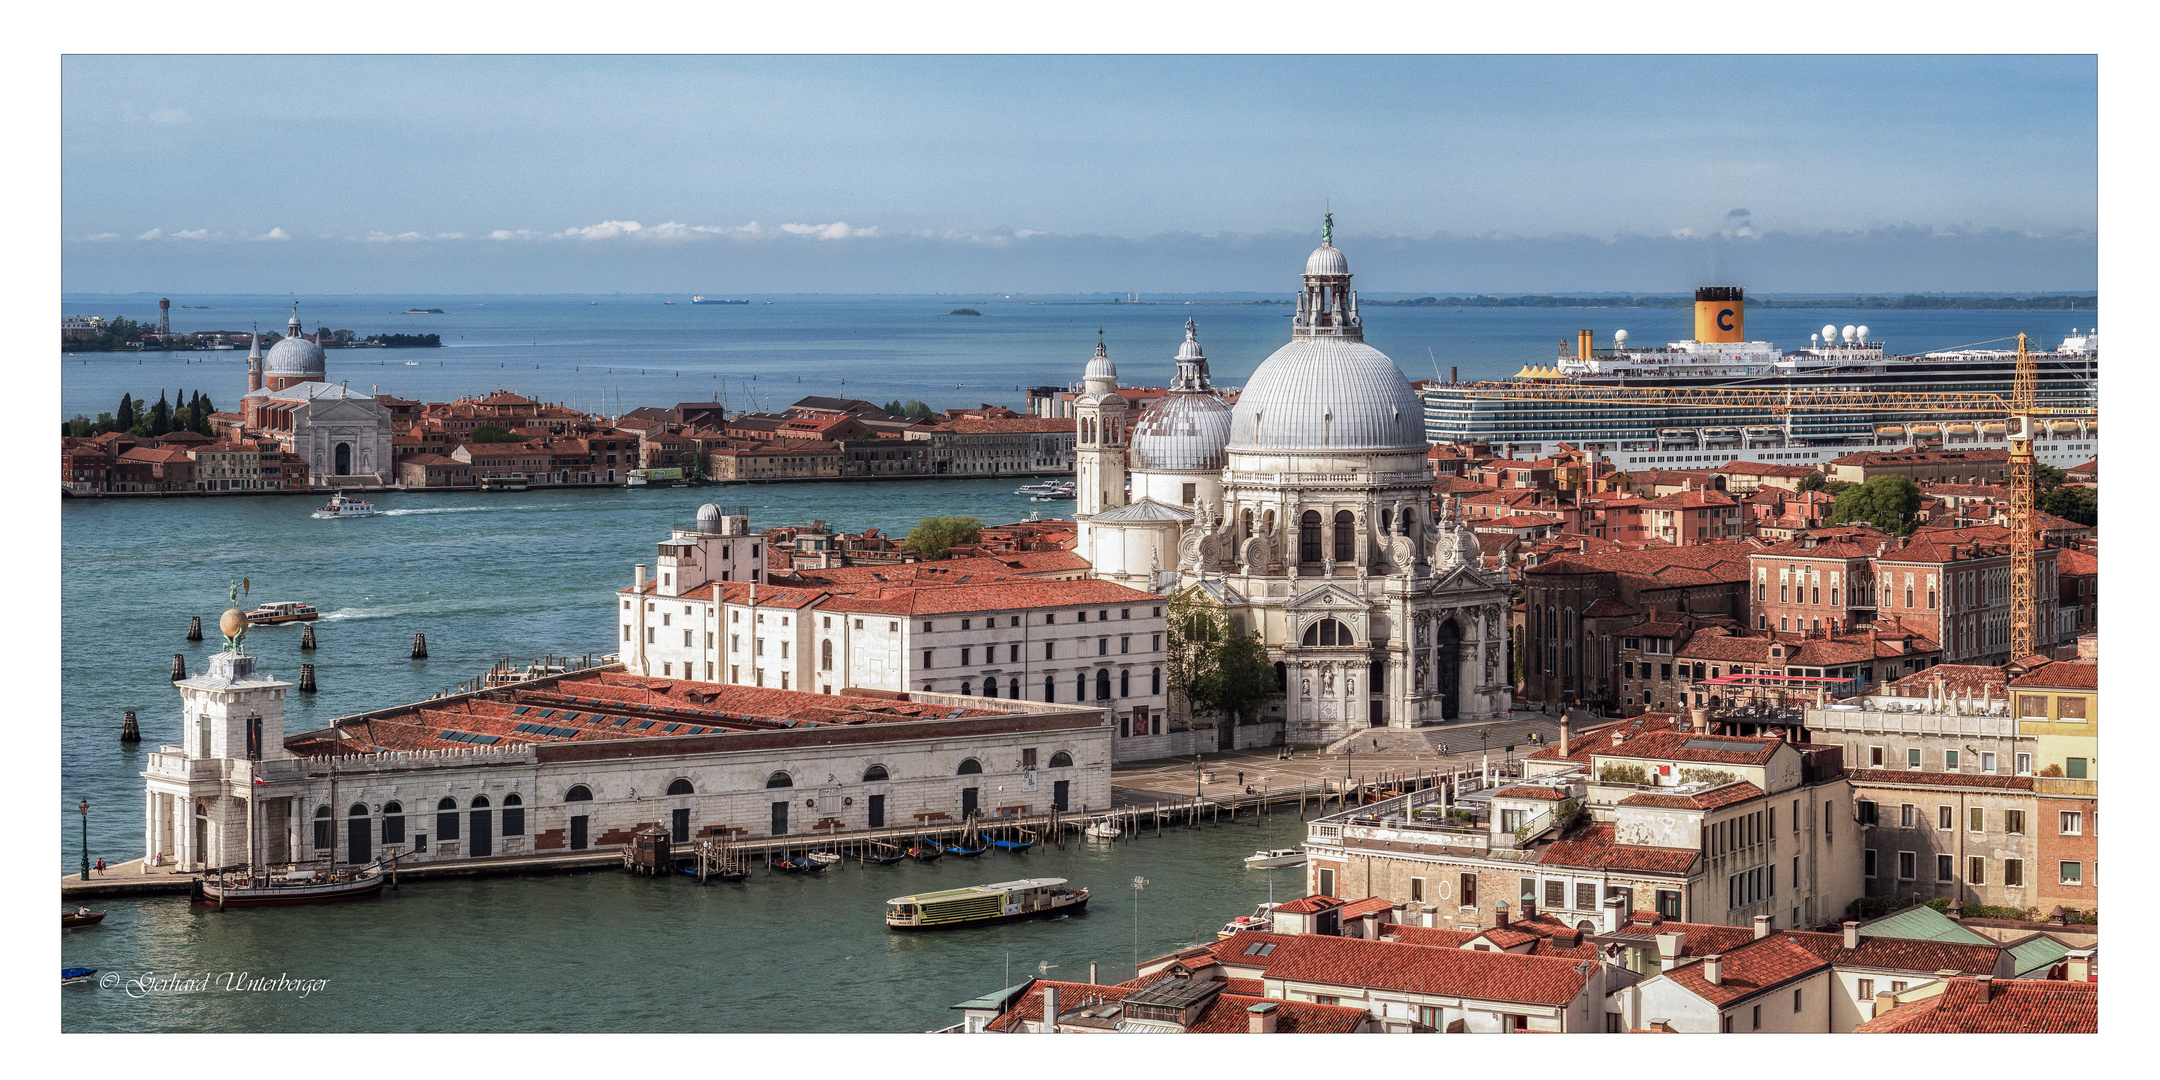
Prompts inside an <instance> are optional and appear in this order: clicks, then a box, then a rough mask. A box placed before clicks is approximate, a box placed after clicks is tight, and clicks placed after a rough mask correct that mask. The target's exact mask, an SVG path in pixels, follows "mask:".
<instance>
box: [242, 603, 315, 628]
mask: <svg viewBox="0 0 2160 1080" xmlns="http://www.w3.org/2000/svg"><path fill="white" fill-rule="evenodd" d="M319 617H321V613H320V612H318V611H316V610H315V605H313V604H302V603H297V602H293V601H282V602H279V603H275V604H264V605H263V606H261V607H259V608H256V609H255V610H253V611H250V612H248V613H247V621H248V625H249V626H276V625H277V624H279V623H289V622H311V621H313V620H315V619H317V618H319Z"/></svg>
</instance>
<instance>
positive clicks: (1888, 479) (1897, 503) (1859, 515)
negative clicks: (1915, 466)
mask: <svg viewBox="0 0 2160 1080" xmlns="http://www.w3.org/2000/svg"><path fill="white" fill-rule="evenodd" d="M1920 503H1921V495H1920V487H1919V485H1917V484H1915V483H1913V482H1912V479H1911V478H1910V477H1905V476H1888V475H1885V476H1870V477H1868V478H1867V482H1866V483H1863V484H1860V485H1858V486H1855V487H1849V488H1846V489H1845V490H1844V491H1841V492H1839V493H1838V495H1837V501H1835V502H1833V503H1831V504H1830V524H1832V525H1853V524H1860V525H1873V526H1875V527H1876V528H1878V529H1881V530H1882V531H1884V532H1886V533H1890V534H1892V535H1894V536H1906V535H1909V534H1910V533H1911V532H1912V530H1913V514H1915V513H1917V512H1918V511H1919V509H1920Z"/></svg>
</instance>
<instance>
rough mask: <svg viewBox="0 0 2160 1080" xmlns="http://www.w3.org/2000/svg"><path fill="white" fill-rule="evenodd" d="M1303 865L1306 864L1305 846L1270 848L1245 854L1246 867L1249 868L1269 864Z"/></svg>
mask: <svg viewBox="0 0 2160 1080" xmlns="http://www.w3.org/2000/svg"><path fill="white" fill-rule="evenodd" d="M1303 865H1305V849H1303V848H1294V847H1285V848H1268V849H1267V850H1265V851H1255V852H1253V853H1252V854H1250V855H1247V856H1245V868H1246V869H1247V870H1258V869H1261V868H1262V867H1269V866H1303Z"/></svg>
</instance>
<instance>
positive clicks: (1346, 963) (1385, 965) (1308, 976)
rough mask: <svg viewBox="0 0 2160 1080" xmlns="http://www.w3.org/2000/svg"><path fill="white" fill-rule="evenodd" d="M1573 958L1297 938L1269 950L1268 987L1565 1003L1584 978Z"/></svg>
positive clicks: (1588, 969) (1586, 973)
mask: <svg viewBox="0 0 2160 1080" xmlns="http://www.w3.org/2000/svg"><path fill="white" fill-rule="evenodd" d="M1591 973H1592V965H1591V964H1589V963H1585V962H1582V961H1577V960H1562V959H1553V958H1547V957H1541V956H1516V955H1512V954H1509V953H1503V952H1471V951H1467V950H1463V949H1447V948H1434V947H1432V946H1427V945H1412V944H1408V943H1406V942H1391V941H1363V940H1360V939H1357V938H1341V937H1326V936H1321V935H1317V934H1304V935H1300V936H1298V937H1297V938H1296V939H1294V940H1292V941H1291V942H1290V943H1289V944H1287V945H1284V946H1283V947H1282V948H1280V949H1277V950H1276V951H1275V962H1274V964H1272V965H1270V966H1269V968H1268V973H1267V978H1268V981H1270V982H1275V981H1278V980H1279V981H1282V982H1299V983H1317V984H1320V985H1324V986H1343V987H1366V988H1371V989H1379V990H1392V991H1397V992H1407V993H1421V994H1439V995H1444V996H1448V997H1468V998H1472V999H1477V1000H1484V1001H1505V1002H1521V1003H1524V1004H1534V1005H1565V1004H1567V1003H1568V1002H1570V1001H1572V1000H1574V999H1575V997H1576V995H1578V994H1580V993H1581V992H1582V989H1583V984H1584V983H1586V982H1588V981H1589V978H1590V975H1591Z"/></svg>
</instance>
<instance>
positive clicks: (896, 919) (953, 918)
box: [885, 878, 1088, 930]
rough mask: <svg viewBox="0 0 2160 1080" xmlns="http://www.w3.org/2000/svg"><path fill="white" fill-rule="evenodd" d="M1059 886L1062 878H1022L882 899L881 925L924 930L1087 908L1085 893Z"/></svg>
mask: <svg viewBox="0 0 2160 1080" xmlns="http://www.w3.org/2000/svg"><path fill="white" fill-rule="evenodd" d="M1064 885H1065V879H1064V878H1022V879H1020V880H1018V881H1000V882H995V883H993V884H989V885H970V886H967V887H966V888H960V889H944V890H940V891H938V892H927V893H917V894H915V895H914V896H896V897H894V898H892V899H890V900H887V901H885V925H887V926H889V927H892V928H893V929H895V930H929V929H936V928H941V927H947V926H980V925H983V924H986V923H995V922H1006V921H1008V920H1012V919H1032V918H1035V917H1036V916H1039V915H1055V914H1078V913H1080V911H1082V910H1083V909H1085V908H1086V907H1087V902H1088V891H1087V890H1086V889H1068V888H1065V887H1064Z"/></svg>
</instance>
